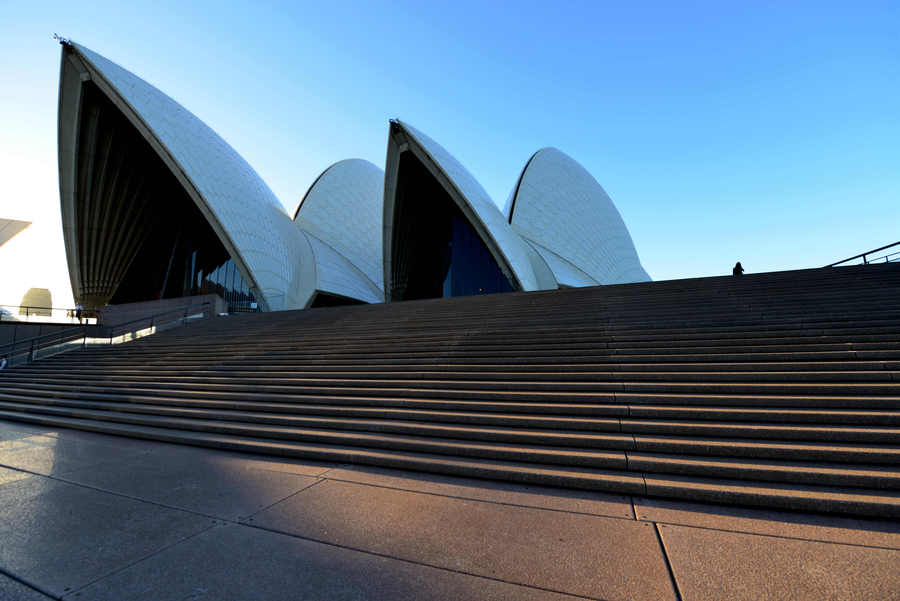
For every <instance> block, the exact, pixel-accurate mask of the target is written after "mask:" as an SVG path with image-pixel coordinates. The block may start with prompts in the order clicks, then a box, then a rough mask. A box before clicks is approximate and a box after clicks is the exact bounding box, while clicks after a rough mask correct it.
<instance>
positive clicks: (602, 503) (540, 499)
mask: <svg viewBox="0 0 900 601" xmlns="http://www.w3.org/2000/svg"><path fill="white" fill-rule="evenodd" d="M325 478H327V479H329V480H342V481H347V482H357V483H361V484H374V485H376V486H382V487H387V488H397V489H402V490H409V491H416V492H423V493H430V494H436V495H444V496H449V497H457V498H461V499H472V500H478V501H489V502H492V503H504V504H508V505H522V506H526V507H539V508H543V509H555V510H558V511H571V512H575V513H588V514H593V515H605V516H610V517H619V518H625V519H633V518H634V512H633V511H632V508H631V497H628V496H623V495H613V494H607V493H598V492H590V491H579V490H566V489H561V488H547V487H542V486H527V485H519V484H510V483H503V482H491V481H488V480H484V481H478V480H472V479H467V478H454V477H452V476H438V475H432V474H417V473H413V472H403V471H397V470H387V469H377V468H366V467H350V466H341V467H339V468H335V469H332V470H330V471H329V472H327V473H326V474H325Z"/></svg>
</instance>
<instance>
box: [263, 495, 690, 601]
mask: <svg viewBox="0 0 900 601" xmlns="http://www.w3.org/2000/svg"><path fill="white" fill-rule="evenodd" d="M248 523H252V524H254V525H258V526H261V527H264V528H267V529H271V530H276V531H280V532H286V533H291V534H296V535H299V536H302V537H305V538H310V539H313V540H317V541H323V542H328V543H332V544H337V545H341V546H346V547H350V548H354V549H360V550H365V551H369V552H374V553H379V554H384V555H388V556H391V557H395V558H400V559H405V560H409V561H414V562H418V563H424V564H428V565H432V566H438V567H443V568H447V569H451V570H458V571H461V572H465V573H467V574H475V575H481V576H486V577H489V578H497V579H500V580H503V581H505V582H511V583H517V584H523V585H529V586H535V587H541V588H545V589H548V590H553V591H558V592H563V593H567V594H573V595H582V596H588V597H593V598H601V599H605V600H608V601H617V600H629V601H638V600H643V599H646V600H648V601H665V600H666V599H672V600H674V599H675V593H674V590H673V588H672V582H671V578H670V577H669V574H668V570H667V567H666V564H665V559H664V557H663V554H662V550H661V548H660V546H659V542H658V539H657V536H656V532H655V530H654V526H653V525H652V524H650V523H647V522H636V521H634V520H623V519H616V518H608V517H599V516H591V515H582V514H575V513H564V512H559V511H547V510H543V509H534V508H526V507H516V506H510V505H498V504H496V503H485V502H480V501H470V500H463V499H455V498H450V497H443V496H437V495H432V494H423V493H417V492H409V491H400V490H395V489H388V488H382V487H377V486H370V485H362V484H354V483H348V482H338V481H332V480H325V481H323V482H321V483H319V484H316V485H314V486H311V487H309V488H307V489H306V490H304V491H303V492H301V493H299V494H297V495H294V496H293V497H291V498H289V499H287V500H285V501H283V502H281V503H279V504H278V505H275V506H274V507H270V508H269V509H267V510H265V511H262V512H260V513H259V514H257V515H256V516H254V517H253V518H250V520H249V521H248Z"/></svg>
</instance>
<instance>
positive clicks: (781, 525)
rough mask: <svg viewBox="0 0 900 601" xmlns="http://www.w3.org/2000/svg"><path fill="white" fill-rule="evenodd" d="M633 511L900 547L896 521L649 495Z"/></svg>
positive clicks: (692, 522)
mask: <svg viewBox="0 0 900 601" xmlns="http://www.w3.org/2000/svg"><path fill="white" fill-rule="evenodd" d="M634 511H635V513H636V514H637V519H639V520H647V521H651V522H660V523H668V524H681V525H685V526H698V527H703V528H715V529H718V530H731V531H737V532H747V533H751V534H767V535H772V536H784V537H788V538H801V539H806V540H817V541H824V542H835V543H845V544H853V545H866V546H871V547H885V548H889V549H900V522H896V521H894V522H888V521H879V520H861V519H856V518H848V517H839V516H833V515H827V514H817V513H795V512H789V511H773V510H768V509H751V508H747V507H735V506H733V505H707V504H704V503H687V502H681V501H667V500H663V499H646V498H635V500H634ZM898 570H900V566H898Z"/></svg>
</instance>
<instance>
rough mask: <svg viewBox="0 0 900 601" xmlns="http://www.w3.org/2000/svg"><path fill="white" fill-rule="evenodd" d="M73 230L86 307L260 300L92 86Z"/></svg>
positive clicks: (84, 114)
mask: <svg viewBox="0 0 900 601" xmlns="http://www.w3.org/2000/svg"><path fill="white" fill-rule="evenodd" d="M80 119H81V121H80V128H81V130H82V134H81V135H80V136H79V156H78V175H77V189H76V195H77V198H78V201H77V202H76V215H75V225H76V231H77V232H78V238H77V244H78V247H79V250H78V257H79V268H80V270H81V276H82V281H83V283H84V284H83V286H84V287H83V289H82V290H81V298H80V301H81V302H82V303H83V304H84V305H85V306H86V307H88V308H92V307H96V306H100V305H103V304H106V303H110V304H117V303H128V302H135V301H146V300H154V299H159V298H176V297H181V296H192V295H196V294H205V293H212V292H214V293H218V294H220V295H221V296H222V297H224V298H225V300H226V301H228V302H229V304H230V305H232V307H238V308H239V307H241V306H245V305H249V304H250V303H251V302H253V301H254V300H255V299H254V298H253V295H252V293H251V292H250V290H249V289H248V286H247V284H246V283H245V282H244V280H243V278H242V277H241V275H240V273H239V272H238V270H237V269H236V268H235V265H234V262H233V261H232V260H231V257H230V256H229V254H228V252H227V251H226V250H225V247H224V246H223V245H222V243H221V241H220V240H219V238H218V236H216V234H215V232H213V230H212V228H211V227H210V225H209V223H208V222H207V221H206V218H205V217H203V215H202V213H201V212H200V210H199V209H198V208H197V207H196V205H195V204H194V201H193V200H192V199H191V198H190V196H188V194H187V192H185V191H184V189H183V188H182V186H181V184H180V183H179V182H178V180H177V179H176V178H175V176H174V175H172V172H171V171H170V170H169V168H168V167H167V166H166V165H165V163H163V161H162V159H160V158H159V156H158V155H157V154H156V152H155V151H154V150H153V149H152V148H151V147H150V145H149V144H148V143H147V141H146V140H144V138H143V136H141V135H140V132H138V131H137V130H136V129H135V128H134V126H132V125H131V123H130V122H129V121H128V119H126V118H125V117H124V116H123V115H122V114H121V112H120V111H119V110H118V109H117V108H116V107H115V106H114V105H113V104H112V102H111V101H110V100H109V99H108V98H107V97H106V96H105V95H104V94H103V92H102V91H100V90H99V89H98V88H97V87H96V86H95V85H94V84H93V83H91V82H87V83H86V84H85V86H84V96H83V100H82V110H81V116H80Z"/></svg>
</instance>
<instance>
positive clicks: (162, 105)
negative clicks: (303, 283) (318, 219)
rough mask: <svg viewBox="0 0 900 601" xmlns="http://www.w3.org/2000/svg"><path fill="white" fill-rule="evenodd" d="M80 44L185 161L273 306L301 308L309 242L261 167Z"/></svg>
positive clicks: (179, 159) (89, 59) (186, 169)
mask: <svg viewBox="0 0 900 601" xmlns="http://www.w3.org/2000/svg"><path fill="white" fill-rule="evenodd" d="M73 46H74V47H75V49H76V50H77V51H78V52H79V53H80V54H81V55H82V56H83V57H84V58H85V59H86V60H87V62H88V63H89V64H90V65H91V66H92V67H93V68H94V69H95V70H96V71H98V72H99V74H100V75H101V76H102V77H103V79H105V80H106V81H107V82H108V83H109V84H110V85H111V86H112V87H113V88H114V89H115V90H116V92H118V94H119V95H120V96H121V98H122V99H123V100H124V101H125V102H126V103H127V104H128V105H130V106H131V108H132V109H133V110H134V112H135V113H136V114H137V115H138V116H139V117H140V119H141V120H143V122H144V123H146V125H147V127H148V128H149V129H150V130H151V131H152V132H153V134H154V135H155V136H156V138H157V139H158V140H159V142H160V143H161V144H162V145H163V146H164V147H165V148H166V150H167V151H168V153H169V155H170V156H171V158H172V159H173V160H174V161H175V163H177V164H178V165H179V166H180V167H181V169H182V170H183V171H184V173H185V174H186V176H187V178H188V179H189V180H190V181H191V182H192V183H193V185H194V187H195V188H196V189H197V191H198V192H199V194H200V196H201V197H202V199H203V201H204V202H205V203H206V208H207V209H208V210H209V211H210V212H211V213H212V214H213V215H214V216H215V218H216V219H217V220H218V222H219V224H221V226H222V229H224V231H225V232H226V234H227V236H228V237H229V238H230V239H231V241H232V243H233V247H234V249H235V252H237V253H238V254H239V256H240V257H241V259H243V261H244V263H245V264H246V265H247V267H248V269H249V270H250V274H249V275H250V276H251V277H252V279H253V280H255V281H256V284H257V285H258V286H259V288H260V290H261V291H262V295H263V297H264V298H266V299H268V298H269V297H271V298H272V301H273V302H272V303H271V304H272V305H274V306H273V308H294V307H296V306H297V304H298V303H299V302H302V299H299V298H296V294H297V289H298V286H299V285H300V282H299V278H300V277H301V269H300V266H299V265H297V261H298V258H299V257H301V256H303V255H304V252H303V249H302V248H301V245H302V244H303V241H302V240H301V239H300V237H299V236H298V233H297V229H296V227H295V226H294V224H293V223H292V222H291V219H290V217H289V216H288V215H287V214H286V213H285V211H284V208H283V207H282V205H281V203H280V202H279V201H278V199H277V198H276V197H275V195H274V194H273V193H272V191H271V190H270V189H269V187H268V186H267V185H266V183H265V182H264V181H263V180H262V179H261V178H260V177H259V175H258V174H257V173H256V171H254V170H253V168H252V167H251V166H250V165H249V164H248V163H247V161H245V160H244V159H243V158H242V157H241V156H240V155H239V154H238V153H237V152H235V150H234V149H233V148H232V147H231V146H229V145H228V143H227V142H225V140H223V139H222V138H221V137H220V136H219V135H218V134H217V133H216V132H214V131H213V130H212V129H211V128H210V127H208V126H207V125H206V124H205V123H203V122H202V121H200V119H198V118H197V117H195V116H194V115H193V114H191V113H190V112H189V111H188V110H187V109H185V108H184V107H182V106H181V105H180V104H178V103H177V102H175V101H174V100H172V99H171V98H169V97H168V96H166V95H165V94H164V93H162V92H161V91H159V90H158V89H156V88H155V87H153V86H151V85H150V84H148V83H147V82H145V81H144V80H142V79H140V78H139V77H137V76H136V75H134V74H132V73H130V72H128V71H126V70H125V69H123V68H122V67H120V66H118V65H117V64H115V63H113V62H112V61H110V60H108V59H106V58H104V57H103V56H101V55H99V54H97V53H96V52H93V51H91V50H89V49H88V48H85V47H84V46H80V45H74V44H73ZM227 246H228V245H227V244H226V247H227ZM229 250H230V249H229ZM306 254H307V255H308V253H306ZM244 275H245V276H246V275H248V274H244ZM276 299H277V300H276ZM279 305H280V306H279Z"/></svg>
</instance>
